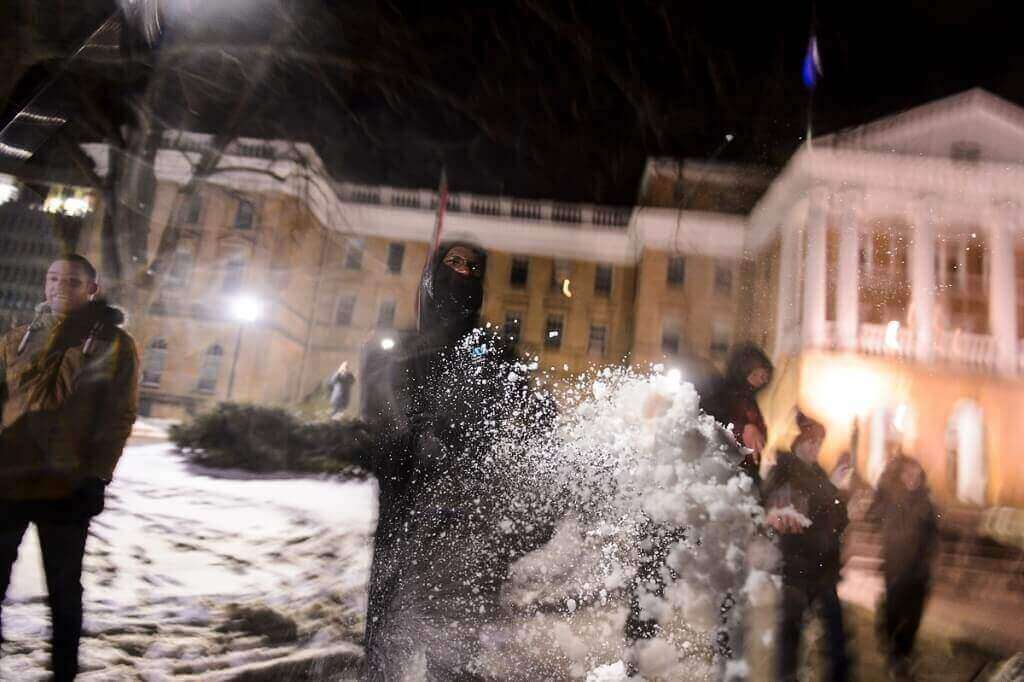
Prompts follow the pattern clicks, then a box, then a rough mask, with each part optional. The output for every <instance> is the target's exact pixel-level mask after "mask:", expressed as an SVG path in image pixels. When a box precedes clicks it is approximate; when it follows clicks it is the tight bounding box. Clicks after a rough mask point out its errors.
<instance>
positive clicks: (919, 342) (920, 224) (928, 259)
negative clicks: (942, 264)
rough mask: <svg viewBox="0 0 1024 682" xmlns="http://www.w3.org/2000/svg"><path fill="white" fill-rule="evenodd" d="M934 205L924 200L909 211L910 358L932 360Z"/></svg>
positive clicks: (928, 200)
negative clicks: (911, 342)
mask: <svg viewBox="0 0 1024 682" xmlns="http://www.w3.org/2000/svg"><path fill="white" fill-rule="evenodd" d="M934 211H935V204H934V201H932V200H931V199H929V198H927V197H922V198H921V199H920V200H918V201H917V202H916V203H915V204H914V205H913V207H912V209H911V216H910V219H911V223H912V224H911V227H912V230H913V231H912V232H911V235H910V316H909V318H910V320H911V322H912V324H913V330H912V331H913V332H914V357H916V358H917V359H918V360H919V361H921V362H928V361H930V360H931V359H932V355H933V350H934V347H935V339H934V338H933V330H934V329H935V216H934Z"/></svg>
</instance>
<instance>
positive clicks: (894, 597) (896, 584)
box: [882, 575, 930, 663]
mask: <svg viewBox="0 0 1024 682" xmlns="http://www.w3.org/2000/svg"><path fill="white" fill-rule="evenodd" d="M929 582H930V581H929V579H928V576H920V575H896V576H892V577H889V576H887V577H886V580H885V606H884V608H883V614H884V620H883V623H882V634H883V635H884V637H885V640H884V642H885V648H886V652H885V653H886V654H887V655H888V657H889V661H890V663H898V662H899V661H901V660H904V659H906V658H907V657H908V656H910V652H911V651H912V650H913V648H914V638H915V637H917V629H918V628H919V627H920V626H921V616H922V614H924V603H925V600H926V599H927V598H928V585H929Z"/></svg>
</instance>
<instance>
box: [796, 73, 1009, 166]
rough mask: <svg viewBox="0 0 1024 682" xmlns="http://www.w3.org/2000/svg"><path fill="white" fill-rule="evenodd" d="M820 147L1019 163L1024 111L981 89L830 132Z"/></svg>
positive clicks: (817, 142) (819, 144) (819, 142)
mask: <svg viewBox="0 0 1024 682" xmlns="http://www.w3.org/2000/svg"><path fill="white" fill-rule="evenodd" d="M815 144H816V145H817V146H819V147H835V148H840V149H860V150H865V151H873V152H887V153H895V154H900V155H905V156H915V157H930V158H945V159H950V158H952V159H954V160H960V161H965V162H970V161H986V162H1002V163H1017V164H1024V108H1022V107H1019V106H1017V105H1016V104H1013V103H1012V102H1009V101H1007V100H1005V99H1002V98H1001V97H997V96H996V95H993V94H992V93H990V92H988V91H986V90H983V89H981V88H974V89H972V90H968V91H966V92H963V93H960V94H958V95H953V96H951V97H946V98H944V99H941V100H937V101H935V102H930V103H928V104H925V105H922V106H919V107H915V108H913V109H909V110H907V111H904V112H901V113H898V114H894V115H892V116H887V117H885V118H882V119H879V120H877V121H873V122H871V123H867V124H865V125H860V126H855V127H853V128H848V129H846V130H842V131H839V132H837V133H833V134H831V135H827V136H824V137H821V138H818V139H817V140H816V141H815Z"/></svg>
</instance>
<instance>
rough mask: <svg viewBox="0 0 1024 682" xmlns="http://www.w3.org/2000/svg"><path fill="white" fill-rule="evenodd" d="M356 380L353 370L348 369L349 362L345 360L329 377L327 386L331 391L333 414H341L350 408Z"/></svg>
mask: <svg viewBox="0 0 1024 682" xmlns="http://www.w3.org/2000/svg"><path fill="white" fill-rule="evenodd" d="M355 382H356V378H355V377H354V376H352V372H350V371H349V369H348V363H347V362H343V363H341V365H340V366H339V367H338V371H336V372H335V373H334V374H332V375H331V376H330V378H329V379H327V388H328V389H329V391H330V398H329V400H330V403H331V416H332V417H333V416H336V415H338V414H341V413H342V412H344V411H345V410H346V409H347V408H348V404H349V402H350V400H351V398H352V384H354V383H355Z"/></svg>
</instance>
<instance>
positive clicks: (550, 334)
mask: <svg viewBox="0 0 1024 682" xmlns="http://www.w3.org/2000/svg"><path fill="white" fill-rule="evenodd" d="M556 336H558V331H557V330H556V331H550V332H548V338H549V339H553V338H555V337H556Z"/></svg>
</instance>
